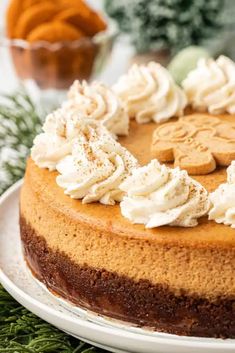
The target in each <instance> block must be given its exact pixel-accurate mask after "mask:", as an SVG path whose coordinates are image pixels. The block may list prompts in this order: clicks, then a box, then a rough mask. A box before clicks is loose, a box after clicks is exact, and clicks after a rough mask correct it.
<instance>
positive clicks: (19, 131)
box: [0, 93, 104, 353]
mask: <svg viewBox="0 0 235 353" xmlns="http://www.w3.org/2000/svg"><path fill="white" fill-rule="evenodd" d="M42 120H43V114H42V113H41V114H40V113H39V112H38V111H37V110H36V108H35V106H34V104H33V102H32V101H31V100H30V98H29V97H28V96H27V95H26V94H24V93H18V94H16V95H14V96H13V97H4V104H2V105H0V195H1V194H2V193H3V191H5V190H6V189H7V188H8V187H9V186H10V185H12V184H13V183H14V182H16V181H17V180H18V179H20V178H21V177H22V176H23V174H24V170H25V160H26V158H27V156H28V154H29V152H30V148H31V146H32V143H33V139H34V137H35V135H37V134H38V133H39V132H40V131H41V125H42ZM1 352H4V353H10V352H13V353H91V352H93V353H102V352H104V351H103V350H101V349H97V348H94V347H91V346H90V345H88V344H85V343H83V342H80V341H79V340H77V339H75V338H72V337H70V336H68V335H66V334H65V333H63V332H61V331H59V330H58V329H56V328H55V327H53V326H51V325H50V324H48V323H46V322H44V321H43V320H41V319H39V318H38V317H37V316H35V315H34V314H32V313H30V312H29V311H28V310H26V309H25V308H24V307H22V306H21V305H20V304H18V303H17V302H16V301H15V300H14V299H13V298H12V297H11V296H10V295H9V294H8V293H7V292H6V291H5V290H4V289H3V288H2V286H1V284H0V353H1Z"/></svg>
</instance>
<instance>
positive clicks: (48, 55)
mask: <svg viewBox="0 0 235 353" xmlns="http://www.w3.org/2000/svg"><path fill="white" fill-rule="evenodd" d="M116 36H117V27H116V26H115V24H114V23H113V22H109V24H108V28H107V30H105V31H104V32H100V33H98V34H97V35H95V36H94V37H92V38H89V37H84V38H81V39H79V40H76V41H68V42H57V43H48V42H36V43H28V42H27V41H25V40H18V39H16V40H10V39H8V38H6V37H5V36H4V34H2V35H1V37H0V74H1V77H2V78H4V85H5V86H7V88H12V86H13V85H14V86H16V84H23V86H24V87H25V88H26V91H27V92H28V93H29V94H30V96H31V97H32V98H33V99H34V100H36V101H37V102H39V103H40V104H44V105H49V106H51V105H52V106H57V105H58V104H60V103H61V101H62V100H63V99H64V98H65V95H66V92H67V90H68V88H69V87H70V86H71V84H72V83H73V82H74V81H75V80H77V79H78V80H90V79H94V78H95V77H96V76H97V75H99V74H100V73H101V72H102V70H103V68H104V67H105V64H106V63H107V59H108V58H109V56H110V54H111V51H112V47H113V44H114V40H115V38H116ZM0 87H1V82H0ZM9 90H10V89H8V92H9Z"/></svg>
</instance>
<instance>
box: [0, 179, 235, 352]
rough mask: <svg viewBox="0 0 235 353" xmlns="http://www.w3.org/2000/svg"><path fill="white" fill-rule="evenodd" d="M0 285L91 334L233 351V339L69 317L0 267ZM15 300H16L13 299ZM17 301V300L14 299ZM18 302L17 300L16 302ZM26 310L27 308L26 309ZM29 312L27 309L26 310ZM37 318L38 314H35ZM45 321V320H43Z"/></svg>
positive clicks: (2, 199)
mask: <svg viewBox="0 0 235 353" xmlns="http://www.w3.org/2000/svg"><path fill="white" fill-rule="evenodd" d="M22 184H23V179H20V180H19V181H17V182H16V183H15V184H13V185H12V186H11V187H10V188H8V189H7V190H6V191H5V192H4V193H3V194H2V196H0V208H1V207H2V205H3V204H4V202H6V201H7V200H8V198H10V197H11V196H13V194H14V193H16V192H19V189H20V187H21V186H22ZM0 283H1V284H2V285H3V287H4V288H5V289H6V290H7V291H8V292H10V294H11V295H12V297H14V298H15V295H17V298H18V297H20V298H21V299H22V300H23V301H26V302H27V303H29V304H30V305H32V306H34V307H38V309H40V310H41V311H42V312H47V313H49V314H50V315H52V316H53V317H54V318H55V319H57V320H61V318H63V320H66V322H67V323H71V324H73V325H74V324H75V325H76V324H79V325H80V326H83V327H84V328H86V329H89V330H92V331H93V332H96V333H97V332H98V333H100V334H105V335H112V336H115V338H118V339H121V338H122V339H128V340H130V339H131V340H133V341H135V342H137V343H138V341H139V342H142V343H143V342H146V343H147V342H148V343H158V344H159V343H163V344H164V343H166V341H167V345H169V346H177V347H182V346H184V347H192V346H193V347H194V348H210V349H213V348H215V349H218V348H224V349H226V348H227V349H235V339H219V338H209V337H208V338H207V337H194V336H193V337H191V336H178V335H173V334H168V333H164V332H159V337H158V336H155V337H153V336H150V335H146V336H145V335H144V334H141V333H136V332H130V331H128V330H125V329H121V328H118V327H117V328H115V327H113V326H110V327H108V326H101V325H98V324H96V323H94V322H91V321H88V320H83V319H82V318H79V317H76V318H73V317H70V316H69V315H67V314H66V313H60V312H58V311H56V310H55V309H53V308H51V307H49V306H48V305H47V304H44V303H41V302H40V301H39V300H37V299H35V298H32V297H31V296H30V295H29V294H27V293H25V292H24V291H23V290H22V289H21V288H19V287H17V285H16V284H15V283H14V282H13V281H12V280H11V279H10V278H9V277H8V276H7V275H6V274H5V273H4V271H3V269H2V268H1V267H0ZM15 299H16V298H15ZM16 300H17V299H16ZM17 301H18V300H17ZM26 308H27V307H26ZM28 310H29V309H28ZM36 315H37V316H39V315H38V314H36ZM44 320H45V319H44Z"/></svg>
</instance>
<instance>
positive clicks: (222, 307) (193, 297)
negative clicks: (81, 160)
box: [20, 116, 235, 338]
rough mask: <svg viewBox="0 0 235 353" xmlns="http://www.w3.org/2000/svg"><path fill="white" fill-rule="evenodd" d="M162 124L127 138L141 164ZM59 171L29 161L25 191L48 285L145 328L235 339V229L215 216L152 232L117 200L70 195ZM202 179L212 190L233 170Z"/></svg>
mask: <svg viewBox="0 0 235 353" xmlns="http://www.w3.org/2000/svg"><path fill="white" fill-rule="evenodd" d="M226 119H227V120H231V121H232V119H234V117H229V116H228V117H226ZM155 129H156V124H153V123H149V124H146V125H139V124H137V123H135V122H134V121H132V122H131V128H130V134H129V136H128V137H122V138H120V139H119V141H120V143H121V144H122V145H123V146H125V147H126V148H127V149H128V150H129V151H130V152H131V153H132V154H133V155H134V156H135V157H136V158H138V160H139V161H140V163H141V164H142V165H144V164H146V163H148V162H149V161H150V160H151V158H152V156H151V153H150V146H151V140H152V134H153V131H154V130H155ZM56 176H57V172H49V171H48V170H47V169H40V168H38V167H37V166H36V164H35V163H34V162H33V161H32V160H31V159H29V160H28V164H27V170H26V175H25V179H24V184H23V187H22V190H21V198H20V231H21V238H22V244H23V249H24V255H25V259H26V261H27V264H28V266H29V267H30V269H31V270H32V272H33V274H34V275H35V277H36V278H37V279H39V280H40V281H41V282H43V283H44V284H45V285H46V286H47V288H48V289H49V290H51V291H52V292H53V293H55V294H57V295H59V296H60V297H63V298H65V299H66V300H68V301H70V302H72V303H74V304H75V305H77V306H79V307H82V308H86V309H89V310H91V311H93V312H95V313H98V314H101V315H104V316H107V317H110V318H115V319H118V320H122V321H126V322H129V323H132V324H135V325H138V326H140V327H146V328H150V329H154V330H157V331H163V332H168V333H173V334H178V335H189V336H204V337H230V338H235V230H234V229H232V228H231V227H228V226H225V225H221V224H217V223H215V222H214V221H208V218H207V217H205V218H201V219H199V225H198V226H196V227H194V228H182V227H169V226H164V227H159V228H154V229H146V228H144V226H143V225H134V224H132V223H131V222H130V221H128V220H127V219H125V218H124V217H123V216H122V215H121V212H120V207H119V205H118V204H117V205H115V206H105V205H101V204H99V203H92V204H85V205H84V204H82V202H81V201H79V200H74V199H71V198H70V197H69V196H66V195H65V194H64V191H63V189H61V188H60V187H59V186H58V185H57V184H56ZM195 179H197V180H198V181H199V182H200V183H201V184H202V185H203V186H204V187H205V188H206V189H207V190H208V191H213V190H215V189H216V188H217V187H218V186H219V185H220V184H221V183H222V182H224V181H225V180H226V170H225V169H224V168H220V169H217V170H216V171H215V172H213V173H211V174H207V175H204V176H197V177H195Z"/></svg>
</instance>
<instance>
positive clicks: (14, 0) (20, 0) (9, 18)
mask: <svg viewBox="0 0 235 353" xmlns="http://www.w3.org/2000/svg"><path fill="white" fill-rule="evenodd" d="M40 2H44V3H45V0H11V2H10V4H9V6H8V9H7V14H6V26H7V35H8V37H9V38H17V37H16V24H17V21H18V19H19V18H20V16H21V15H22V13H23V12H24V11H25V10H26V9H28V8H29V7H30V6H33V5H35V4H38V3H40Z"/></svg>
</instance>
